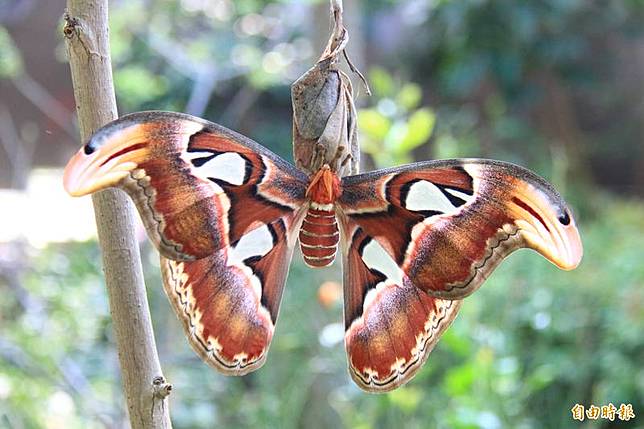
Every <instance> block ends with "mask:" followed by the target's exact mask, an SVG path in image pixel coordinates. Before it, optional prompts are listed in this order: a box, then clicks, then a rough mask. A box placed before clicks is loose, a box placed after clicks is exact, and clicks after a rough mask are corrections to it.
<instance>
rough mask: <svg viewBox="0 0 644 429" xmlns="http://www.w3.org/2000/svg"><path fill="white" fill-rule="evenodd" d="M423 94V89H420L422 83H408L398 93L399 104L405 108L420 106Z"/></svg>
mask: <svg viewBox="0 0 644 429" xmlns="http://www.w3.org/2000/svg"><path fill="white" fill-rule="evenodd" d="M422 96H423V91H422V90H421V89H420V85H418V84H416V83H406V84H405V85H404V86H403V87H402V89H401V90H400V92H399V93H398V96H397V97H396V101H398V104H400V105H401V106H402V107H404V108H405V109H407V110H412V109H415V108H416V107H418V105H419V104H420V100H421V98H422Z"/></svg>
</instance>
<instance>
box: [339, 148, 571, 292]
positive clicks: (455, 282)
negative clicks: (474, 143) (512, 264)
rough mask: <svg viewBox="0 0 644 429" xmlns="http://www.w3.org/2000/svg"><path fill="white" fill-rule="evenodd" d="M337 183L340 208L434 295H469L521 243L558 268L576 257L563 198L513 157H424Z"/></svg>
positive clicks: (568, 263)
mask: <svg viewBox="0 0 644 429" xmlns="http://www.w3.org/2000/svg"><path fill="white" fill-rule="evenodd" d="M342 184H343V194H342V196H341V199H340V201H339V202H338V206H339V207H340V208H341V210H342V211H343V213H345V215H346V216H348V218H349V219H350V220H351V221H353V222H355V223H356V224H358V225H359V226H360V227H361V228H362V229H363V230H364V231H365V232H366V233H367V234H369V235H370V236H372V237H374V239H376V240H377V241H378V242H379V243H380V244H381V245H382V247H383V248H384V249H385V250H386V251H387V252H388V253H389V254H390V255H391V256H392V258H393V259H394V260H395V261H396V262H397V264H398V265H399V267H400V268H401V269H402V271H403V272H404V273H405V274H406V275H407V276H408V277H409V279H410V280H411V282H412V283H413V284H414V285H415V286H416V287H418V288H420V289H421V290H423V291H426V292H427V293H429V294H431V295H433V296H436V297H441V298H447V299H460V298H463V297H465V296H467V295H469V294H470V293H472V292H473V291H474V290H476V289H477V288H478V287H479V286H480V285H481V284H482V282H483V281H484V280H485V279H486V278H487V276H488V275H489V274H490V273H491V272H492V270H493V269H494V268H495V267H496V266H497V265H498V264H499V262H500V261H501V260H502V259H503V258H504V257H505V256H507V255H508V254H509V253H511V252H513V251H514V250H516V249H518V248H521V247H528V248H532V249H534V250H536V251H538V252H539V253H541V254H542V255H543V256H545V257H546V258H547V259H549V260H550V261H551V262H553V263H554V264H555V265H557V266H559V267H560V268H563V269H572V268H574V267H575V266H576V265H577V264H578V263H579V261H580V259H581V254H582V249H581V241H580V238H579V233H578V231H577V228H576V226H575V222H574V219H572V215H571V213H570V209H569V208H568V207H567V206H566V204H565V202H564V201H563V199H562V198H561V197H560V196H559V194H558V193H557V192H556V191H555V190H554V189H553V188H552V186H551V185H549V184H548V183H547V182H546V181H545V180H543V179H542V178H540V177H539V176H537V175H535V174H534V173H532V172H530V171H528V170H526V169H525V168H522V167H518V166H515V165H513V164H509V163H504V162H499V161H491V160H481V159H462V160H445V161H429V162H422V163H416V164H410V165H406V166H403V167H398V168H393V169H388V170H380V171H376V172H372V173H367V174H363V175H359V176H350V177H347V178H344V179H343V182H342Z"/></svg>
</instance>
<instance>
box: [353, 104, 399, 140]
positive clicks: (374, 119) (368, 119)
mask: <svg viewBox="0 0 644 429" xmlns="http://www.w3.org/2000/svg"><path fill="white" fill-rule="evenodd" d="M358 126H359V127H360V131H361V132H362V133H364V134H365V135H367V136H369V137H370V138H372V139H373V140H376V141H383V140H384V139H385V137H386V136H387V133H389V129H390V128H391V122H390V121H389V119H387V118H386V117H385V116H383V115H382V114H381V113H380V112H378V111H377V110H374V109H363V110H360V112H359V113H358Z"/></svg>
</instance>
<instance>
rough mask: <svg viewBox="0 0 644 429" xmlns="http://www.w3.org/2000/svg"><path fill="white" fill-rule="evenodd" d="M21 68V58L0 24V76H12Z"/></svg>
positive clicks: (7, 33)
mask: <svg viewBox="0 0 644 429" xmlns="http://www.w3.org/2000/svg"><path fill="white" fill-rule="evenodd" d="M21 70H22V58H21V57H20V52H19V51H18V49H17V48H16V45H14V43H13V40H12V39H11V36H10V35H9V32H8V31H7V30H6V29H5V28H4V27H1V26H0V77H12V76H15V75H16V74H18V73H20V71H21Z"/></svg>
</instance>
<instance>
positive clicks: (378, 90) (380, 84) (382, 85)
mask: <svg viewBox="0 0 644 429" xmlns="http://www.w3.org/2000/svg"><path fill="white" fill-rule="evenodd" d="M369 86H371V90H372V91H373V95H374V96H376V97H377V98H382V97H387V96H389V95H391V94H392V93H393V91H394V81H393V79H392V78H391V75H390V74H389V73H388V72H387V70H385V69H383V68H382V67H373V68H372V69H371V70H370V71H369Z"/></svg>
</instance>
